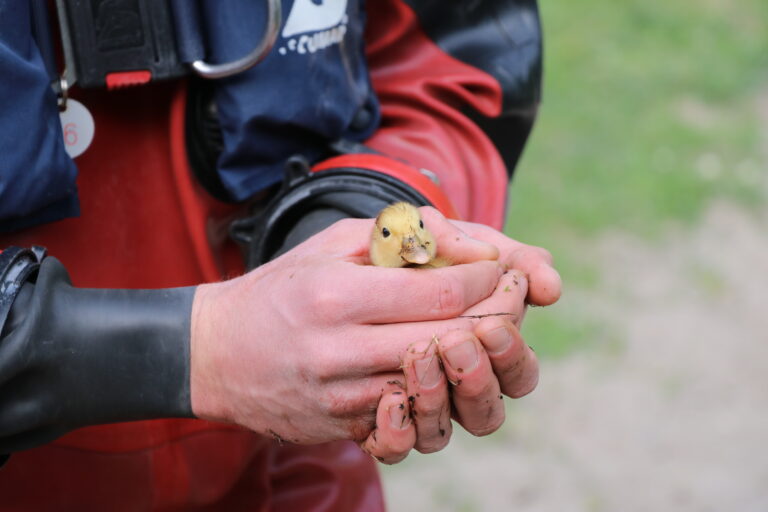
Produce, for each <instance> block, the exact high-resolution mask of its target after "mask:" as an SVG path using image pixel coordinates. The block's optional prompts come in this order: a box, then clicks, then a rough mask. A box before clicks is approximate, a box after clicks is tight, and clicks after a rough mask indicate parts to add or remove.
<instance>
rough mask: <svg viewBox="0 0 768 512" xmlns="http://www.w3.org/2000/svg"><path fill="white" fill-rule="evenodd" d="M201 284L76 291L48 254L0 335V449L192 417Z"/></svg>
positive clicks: (26, 285)
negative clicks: (92, 429)
mask: <svg viewBox="0 0 768 512" xmlns="http://www.w3.org/2000/svg"><path fill="white" fill-rule="evenodd" d="M194 290H195V289H194V288H193V287H189V288H175V289H163V290H100V289H82V288H74V287H72V285H71V284H70V281H69V277H68V275H67V272H66V270H65V269H64V267H63V266H62V265H61V263H59V261H58V260H56V259H55V258H51V257H49V258H46V259H45V260H43V262H42V264H41V266H40V270H39V272H38V274H37V278H36V280H35V281H34V282H27V283H26V284H24V285H23V287H22V288H21V290H20V291H19V293H18V295H17V296H16V299H15V301H14V302H13V306H12V307H11V310H10V313H9V315H8V318H7V320H6V322H5V325H4V326H2V331H1V332H0V454H3V453H5V454H7V453H10V452H14V451H18V450H23V449H27V448H31V447H34V446H37V445H40V444H43V443H46V442H49V441H51V440H53V439H55V438H57V437H59V436H61V435H62V434H64V433H66V432H68V431H70V430H73V429H76V428H79V427H83V426H87V425H97V424H104V423H113V422H120V421H133V420H142V419H151V418H168V417H192V409H191V403H190V390H189V371H190V370H189V369H190V360H189V339H190V314H191V310H192V299H193V296H194ZM2 458H3V457H2V456H1V455H0V459H2Z"/></svg>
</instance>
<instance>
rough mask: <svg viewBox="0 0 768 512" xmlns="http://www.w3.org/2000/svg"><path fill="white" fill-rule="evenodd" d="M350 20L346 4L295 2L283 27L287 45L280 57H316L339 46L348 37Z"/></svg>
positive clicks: (311, 0) (334, 0)
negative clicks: (327, 49)
mask: <svg viewBox="0 0 768 512" xmlns="http://www.w3.org/2000/svg"><path fill="white" fill-rule="evenodd" d="M348 19H349V18H348V16H347V0H319V4H318V3H316V0H295V2H294V3H293V6H292V7H291V12H290V14H288V19H287V21H286V22H285V26H284V27H283V32H282V36H283V39H284V43H285V44H284V46H281V47H280V48H278V53H280V55H286V54H287V53H288V52H296V53H299V54H305V53H315V52H316V51H318V50H322V49H324V48H327V47H329V46H331V45H334V44H338V43H339V42H341V40H342V39H344V34H346V33H347V21H348ZM310 32H311V33H310ZM299 34H301V35H299ZM297 35H298V37H293V36H297ZM285 39H287V40H285Z"/></svg>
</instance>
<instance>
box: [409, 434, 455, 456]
mask: <svg viewBox="0 0 768 512" xmlns="http://www.w3.org/2000/svg"><path fill="white" fill-rule="evenodd" d="M446 437H447V436H446ZM446 437H434V438H432V439H429V440H427V441H423V442H420V443H418V444H417V445H416V451H418V452H419V453H424V454H427V453H436V452H439V451H440V450H442V449H443V448H445V447H446V446H448V439H446Z"/></svg>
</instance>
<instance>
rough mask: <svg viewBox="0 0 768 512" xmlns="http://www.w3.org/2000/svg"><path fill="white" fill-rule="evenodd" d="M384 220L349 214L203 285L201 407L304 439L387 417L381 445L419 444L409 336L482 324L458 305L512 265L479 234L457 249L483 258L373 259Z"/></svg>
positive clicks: (468, 302)
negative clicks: (443, 262) (418, 263)
mask: <svg viewBox="0 0 768 512" xmlns="http://www.w3.org/2000/svg"><path fill="white" fill-rule="evenodd" d="M372 226H373V221H372V220H352V219H348V220H344V221H340V222H338V223H336V224H334V225H333V226H331V227H330V228H328V229H327V230H325V231H323V232H321V233H319V234H318V235H316V236H315V237H313V238H311V239H310V240H308V241H306V242H305V243H303V244H301V245H299V246H297V247H296V248H294V249H293V250H291V251H289V252H288V253H286V254H284V255H283V256H281V257H279V258H277V259H275V260H274V261H272V262H270V263H268V264H266V265H264V266H261V267H259V268H257V269H255V270H253V271H252V272H250V273H248V274H246V275H244V276H241V277H239V278H236V279H233V280H230V281H226V282H221V283H213V284H207V285H201V286H199V287H198V289H197V292H196V295H195V300H194V303H193V311H192V315H193V316H192V331H191V378H190V382H191V394H192V409H193V412H194V413H195V415H197V416H198V417H200V418H205V419H211V420H216V421H224V422H231V423H236V424H239V425H242V426H244V427H247V428H249V429H252V430H254V431H257V432H260V433H263V434H265V435H268V436H273V437H275V438H279V439H282V440H285V441H290V442H296V443H319V442H325V441H331V440H337V439H354V440H357V441H363V440H365V439H366V437H367V436H368V435H369V434H371V433H372V431H373V429H374V426H375V425H376V424H377V423H378V424H379V426H381V422H382V421H384V419H385V418H386V419H388V420H389V422H388V423H387V425H389V427H391V429H390V430H388V431H387V437H386V443H385V444H382V445H381V447H380V448H379V451H375V450H372V452H373V454H374V455H375V456H377V457H381V458H383V459H384V460H388V457H390V455H391V454H394V457H393V458H391V459H389V460H394V459H395V458H396V457H397V456H398V454H400V453H402V451H403V449H404V448H406V447H407V446H408V445H409V444H410V445H411V446H412V445H413V443H414V442H415V433H416V432H417V430H414V425H413V423H412V422H411V414H410V405H411V403H409V401H408V399H407V395H406V394H405V393H403V386H404V385H405V384H404V383H403V380H404V379H403V374H402V370H401V365H402V364H403V357H404V355H405V354H406V351H407V348H408V347H409V346H411V345H412V344H413V343H414V342H418V341H420V340H422V339H426V340H430V339H432V337H433V336H435V335H437V336H438V337H439V336H442V335H443V334H445V333H446V332H449V331H451V330H455V329H457V328H461V329H471V328H472V326H473V321H472V320H471V319H461V318H456V317H457V316H458V315H460V314H461V313H462V312H464V311H467V310H468V309H470V308H471V307H472V306H473V305H475V304H477V303H479V302H481V301H483V300H484V299H486V298H487V297H489V296H490V295H491V294H492V293H493V292H494V290H495V289H496V288H497V284H498V282H499V278H500V276H501V275H502V274H503V268H502V267H501V266H500V265H499V263H498V262H497V261H495V259H496V258H497V257H498V251H497V249H496V248H495V247H494V246H493V245H490V244H488V243H484V242H479V241H474V240H469V239H467V240H465V241H462V243H461V244H460V246H461V248H460V249H457V250H456V251H454V252H456V253H457V255H458V258H457V260H455V261H456V262H457V263H460V262H461V261H472V263H466V264H458V265H455V266H451V267H446V268H441V269H434V270H430V271H423V270H415V269H389V268H380V267H372V266H370V265H367V263H368V242H369V237H370V232H371V229H372ZM441 378H443V379H444V376H442V377H441ZM443 388H445V386H444V385H443ZM397 393H400V394H397ZM380 399H381V401H380ZM377 406H378V413H377ZM414 407H416V406H414ZM414 410H416V409H414ZM395 426H397V431H394V430H392V429H393V428H394V427H395ZM371 435H373V436H375V435H376V433H375V431H374V432H373V434H371ZM366 442H367V441H366ZM398 443H399V444H398ZM386 450H389V452H387V451H386ZM406 453H407V452H406ZM389 460H388V461H389Z"/></svg>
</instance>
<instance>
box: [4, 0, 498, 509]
mask: <svg viewBox="0 0 768 512" xmlns="http://www.w3.org/2000/svg"><path fill="white" fill-rule="evenodd" d="M368 11H369V20H371V21H370V23H369V25H370V26H369V27H368V36H367V38H368V56H369V63H370V68H371V74H372V78H373V83H374V88H375V90H376V92H377V94H378V96H379V99H380V101H381V108H382V114H383V121H382V124H381V128H380V129H379V130H378V132H377V133H376V134H375V135H374V136H373V137H372V138H371V139H370V140H369V141H367V144H368V145H370V146H371V147H373V148H374V149H377V150H379V151H381V152H382V153H384V154H387V155H392V156H393V157H396V158H398V159H401V160H404V161H406V162H408V163H410V164H411V165H412V166H413V167H414V170H413V172H414V175H418V172H417V171H416V169H417V168H427V169H430V170H432V171H433V172H435V173H436V174H437V175H438V176H439V178H440V180H441V184H442V185H441V187H442V190H443V192H444V193H445V194H446V195H447V197H448V198H450V201H451V202H452V204H453V205H454V206H455V209H456V211H457V212H458V214H459V216H461V217H462V218H464V219H467V220H471V221H475V222H482V223H486V224H489V225H492V226H494V227H496V228H500V227H501V225H502V222H503V216H504V205H505V198H506V188H507V173H506V169H505V166H504V163H503V162H502V160H501V158H500V156H499V154H498V153H497V151H496V149H495V147H494V146H493V144H492V143H491V142H490V141H489V140H488V138H487V137H486V136H485V135H484V133H483V132H482V131H481V130H480V129H479V128H478V127H477V126H475V125H474V124H473V123H472V122H471V121H469V119H468V118H467V117H465V116H464V115H463V114H462V113H461V111H460V108H461V107H462V105H466V104H469V105H471V106H473V107H474V108H475V109H476V110H478V111H480V112H481V113H483V114H486V115H488V116H494V115H498V113H499V111H500V110H501V101H502V97H501V92H500V88H499V84H498V83H497V81H496V80H495V79H494V78H493V77H491V76H490V75H488V74H486V73H483V72H481V71H479V70H477V69H475V68H473V67H471V66H469V65H466V64H464V63H462V62H460V61H458V60H456V59H454V58H452V57H450V56H448V55H447V54H445V53H444V52H442V51H441V50H440V49H439V48H438V47H437V46H436V45H435V44H434V43H432V42H431V41H430V40H429V39H428V38H427V37H426V36H425V35H424V33H423V32H422V30H421V28H420V26H419V24H418V21H417V20H416V18H415V16H414V14H413V12H412V11H411V9H410V8H408V7H407V6H406V5H405V4H404V3H402V2H400V1H399V0H395V1H389V0H376V1H371V2H369V5H368ZM75 97H77V98H78V99H80V100H81V101H82V102H83V103H84V104H85V105H87V107H88V108H89V109H90V110H91V112H92V113H93V115H94V119H95V124H96V137H95V140H94V142H93V144H92V146H91V147H90V148H89V149H88V150H87V151H86V152H85V153H84V154H83V155H82V156H80V157H79V158H78V159H77V165H78V167H79V170H80V174H79V178H78V187H79V191H80V201H81V210H82V214H81V216H80V217H79V218H73V219H67V220H63V221H59V222H56V223H54V224H49V225H44V226H41V227H38V228H33V229H29V230H26V231H23V232H19V233H15V234H13V235H10V236H8V235H6V236H2V237H0V247H6V246H9V245H19V246H30V245H32V244H38V245H44V246H46V247H48V249H49V251H50V253H51V254H54V255H56V256H57V257H58V258H59V259H60V260H61V261H62V262H63V263H64V265H65V266H66V267H67V268H68V270H69V271H70V274H71V276H72V280H73V283H74V284H75V285H76V286H80V287H104V288H163V287H177V286H187V285H196V284H199V283H202V282H208V281H214V280H220V279H222V278H225V277H227V276H232V275H236V274H238V273H241V272H242V271H243V268H242V263H241V260H240V255H239V253H238V252H237V250H236V248H235V247H234V246H233V245H232V244H231V242H228V240H227V237H226V231H225V227H226V224H227V222H228V221H229V220H231V218H232V217H233V216H235V215H237V214H238V213H239V212H238V211H237V207H233V206H231V205H227V204H223V203H219V202H217V201H215V200H213V199H212V198H211V197H210V196H209V195H207V193H206V192H205V191H203V189H202V188H201V187H200V186H199V185H197V183H196V182H194V178H193V177H192V176H191V174H190V171H189V167H188V163H187V161H186V152H185V148H184V146H183V145H184V128H183V127H184V104H185V103H184V101H185V85H184V83H183V82H178V83H173V84H162V85H150V86H147V87H144V88H136V89H130V90H123V91H118V92H107V91H87V92H82V91H81V92H79V93H77V92H76V93H75ZM342 158H344V157H342ZM391 164H392V167H393V168H396V167H402V164H400V163H398V162H397V161H395V160H392V161H391ZM379 165H381V162H380V161H379ZM0 496H2V505H0V506H2V509H3V510H149V509H151V510H179V509H184V510H198V509H199V510H203V509H213V510H312V511H321V510H328V511H330V510H334V511H344V510H365V511H375V510H381V509H383V495H382V490H381V486H380V483H379V480H378V476H377V472H376V469H375V463H374V462H373V461H372V460H371V459H370V458H369V457H368V456H367V455H365V454H364V453H363V452H362V451H360V450H359V449H358V447H357V446H356V445H355V444H354V443H352V442H337V443H332V444H326V445H319V446H295V445H290V444H286V445H284V446H280V445H279V444H278V443H277V442H276V441H274V440H272V439H267V438H264V437H261V436H259V435H256V434H253V433H251V432H248V431H245V430H242V429H240V428H237V427H233V426H229V425H221V424H213V423H208V422H204V421H200V420H154V421H142V422H133V423H121V424H114V425H103V426H95V427H89V428H83V429H80V430H76V431H74V432H72V433H70V434H68V435H66V436H64V437H62V438H60V439H58V440H56V441H54V442H52V443H50V444H47V445H44V446H41V447H38V448H34V449H30V450H26V451H22V452H18V453H15V454H14V455H13V457H12V458H11V461H10V463H9V464H7V465H6V466H5V467H4V468H3V469H1V470H0Z"/></svg>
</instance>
